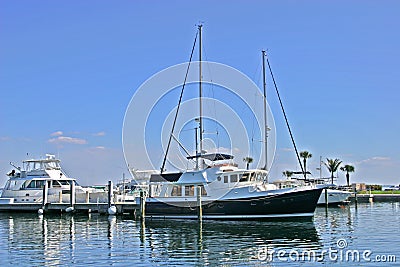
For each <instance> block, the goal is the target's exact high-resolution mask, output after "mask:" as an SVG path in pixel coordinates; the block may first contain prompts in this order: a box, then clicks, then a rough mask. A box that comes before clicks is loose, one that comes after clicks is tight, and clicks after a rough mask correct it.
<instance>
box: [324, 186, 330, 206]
mask: <svg viewBox="0 0 400 267" xmlns="http://www.w3.org/2000/svg"><path fill="white" fill-rule="evenodd" d="M325 204H326V206H327V207H328V205H329V202H328V188H325Z"/></svg>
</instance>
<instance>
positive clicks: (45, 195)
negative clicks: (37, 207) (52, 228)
mask: <svg viewBox="0 0 400 267" xmlns="http://www.w3.org/2000/svg"><path fill="white" fill-rule="evenodd" d="M48 194H49V183H48V182H47V181H45V183H44V187H43V199H42V205H43V209H44V208H45V207H46V204H47V202H48V200H47V199H48Z"/></svg>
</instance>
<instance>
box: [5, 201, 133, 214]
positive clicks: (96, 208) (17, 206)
mask: <svg viewBox="0 0 400 267" xmlns="http://www.w3.org/2000/svg"><path fill="white" fill-rule="evenodd" d="M112 206H115V207H116V210H117V214H124V213H130V214H136V213H137V212H138V211H139V210H140V204H136V203H129V202H125V203H114V204H113V205H112ZM70 208H73V209H70ZM108 208H109V205H108V203H75V204H74V205H72V206H71V204H70V203H47V204H45V205H42V204H41V203H12V204H0V212H38V211H39V210H43V212H44V213H66V212H68V209H69V210H71V212H78V213H101V214H108Z"/></svg>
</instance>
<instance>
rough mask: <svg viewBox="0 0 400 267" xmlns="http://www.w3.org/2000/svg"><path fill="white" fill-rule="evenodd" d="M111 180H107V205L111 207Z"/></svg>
mask: <svg viewBox="0 0 400 267" xmlns="http://www.w3.org/2000/svg"><path fill="white" fill-rule="evenodd" d="M112 198H113V182H112V181H108V207H111V205H112V201H113V199H112Z"/></svg>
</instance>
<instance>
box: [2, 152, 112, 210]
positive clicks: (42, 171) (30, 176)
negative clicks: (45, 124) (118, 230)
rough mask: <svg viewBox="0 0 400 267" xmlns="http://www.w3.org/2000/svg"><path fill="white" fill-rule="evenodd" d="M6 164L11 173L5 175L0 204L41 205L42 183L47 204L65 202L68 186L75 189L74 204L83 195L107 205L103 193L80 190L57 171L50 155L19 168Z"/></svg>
mask: <svg viewBox="0 0 400 267" xmlns="http://www.w3.org/2000/svg"><path fill="white" fill-rule="evenodd" d="M10 164H11V165H12V166H13V167H14V169H13V170H12V171H11V172H9V173H8V174H7V176H8V180H7V182H6V184H5V186H4V188H3V191H2V194H1V197H0V204H13V203H41V202H42V200H43V188H44V187H45V184H46V183H47V186H48V192H47V193H48V200H49V201H50V202H58V203H62V202H68V201H69V199H70V190H71V185H72V184H74V186H75V193H76V201H77V202H79V201H81V202H83V201H85V198H86V193H87V192H88V193H90V197H91V199H92V201H105V202H107V198H106V197H107V194H105V191H104V190H103V189H97V188H92V187H82V186H80V185H79V184H78V183H77V181H76V179H74V178H70V177H68V176H67V175H66V173H65V172H64V171H63V170H62V169H61V166H60V160H59V159H57V158H56V157H55V156H54V155H50V154H46V158H44V159H28V160H24V161H23V162H22V165H23V166H22V167H18V166H16V165H14V164H13V163H10Z"/></svg>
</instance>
